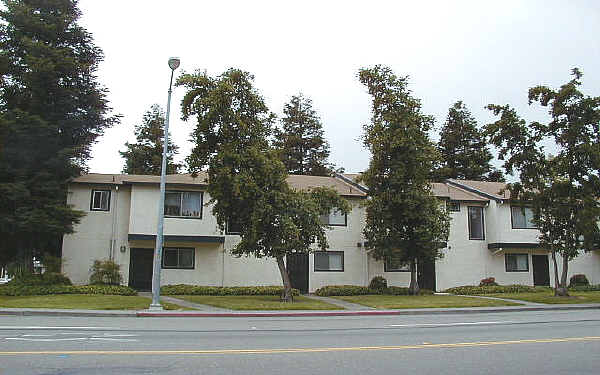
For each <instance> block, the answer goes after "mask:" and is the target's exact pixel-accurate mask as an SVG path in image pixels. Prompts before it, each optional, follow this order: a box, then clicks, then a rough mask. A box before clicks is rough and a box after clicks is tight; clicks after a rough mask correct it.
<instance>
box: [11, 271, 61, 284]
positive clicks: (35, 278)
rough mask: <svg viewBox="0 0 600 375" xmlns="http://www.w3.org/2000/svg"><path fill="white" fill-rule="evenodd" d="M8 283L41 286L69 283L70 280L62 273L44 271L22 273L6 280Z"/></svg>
mask: <svg viewBox="0 0 600 375" xmlns="http://www.w3.org/2000/svg"><path fill="white" fill-rule="evenodd" d="M8 284H9V285H22V286H43V285H71V280H69V278H68V277H67V276H65V275H63V274H62V273H56V272H45V273H42V274H32V273H29V274H27V273H23V274H20V275H19V276H16V277H15V278H14V279H12V280H11V281H9V282H8Z"/></svg>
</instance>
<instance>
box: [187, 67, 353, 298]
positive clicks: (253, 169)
mask: <svg viewBox="0 0 600 375" xmlns="http://www.w3.org/2000/svg"><path fill="white" fill-rule="evenodd" d="M177 84H178V85H180V86H185V87H186V89H187V92H186V95H185V96H184V99H183V101H182V112H183V118H184V119H185V120H187V119H189V118H190V117H191V116H195V117H196V119H197V124H196V128H195V129H194V131H193V132H192V140H193V142H194V144H195V145H194V149H193V151H192V154H191V155H190V156H189V157H188V165H189V167H190V170H191V171H192V172H198V171H200V170H202V169H203V168H204V167H205V166H208V189H207V190H208V193H209V194H210V197H211V203H212V204H214V206H213V214H214V215H215V217H216V218H217V222H218V224H219V226H220V227H221V229H222V230H224V229H225V226H226V225H227V223H228V222H235V223H236V224H237V225H239V227H240V236H241V241H240V242H239V243H238V244H237V245H236V246H235V248H233V249H232V253H233V254H234V255H237V256H242V255H253V256H255V257H258V258H262V257H270V258H274V259H275V261H276V262H277V266H278V268H279V271H280V274H281V278H282V282H283V285H284V293H283V295H282V299H283V300H285V301H291V299H292V294H291V284H290V278H289V273H288V270H287V268H286V264H285V262H284V259H285V257H286V255H288V254H294V253H307V252H310V251H311V250H312V249H314V247H313V244H314V243H316V244H317V247H318V248H319V249H321V250H326V249H327V246H328V245H327V238H326V236H325V228H324V227H325V226H324V225H323V224H322V223H321V221H320V216H321V215H323V214H326V213H329V212H330V211H331V209H333V208H334V207H338V208H339V209H340V210H341V211H342V212H347V211H348V209H349V207H348V203H347V202H346V201H345V200H343V199H342V198H340V197H339V196H338V195H337V194H336V193H335V192H334V191H333V190H330V189H324V188H320V189H313V190H311V191H307V192H306V191H305V192H302V191H294V190H293V189H291V188H290V187H289V186H288V184H287V182H286V178H287V171H286V168H285V166H284V165H283V163H282V162H281V161H280V160H279V158H278V155H277V152H276V151H275V150H273V148H272V146H271V145H270V144H269V141H268V137H269V135H270V134H271V133H272V127H273V122H274V116H273V114H272V113H271V112H270V111H269V109H268V108H267V106H266V105H265V103H264V100H263V98H262V97H261V96H260V94H259V93H258V91H257V90H256V89H255V88H254V87H253V77H252V75H250V74H249V73H247V72H243V71H240V70H237V69H230V70H228V71H226V72H225V73H223V74H221V75H220V76H217V77H210V76H207V75H206V74H205V73H195V74H184V75H183V76H181V77H180V78H179V79H178V81H177Z"/></svg>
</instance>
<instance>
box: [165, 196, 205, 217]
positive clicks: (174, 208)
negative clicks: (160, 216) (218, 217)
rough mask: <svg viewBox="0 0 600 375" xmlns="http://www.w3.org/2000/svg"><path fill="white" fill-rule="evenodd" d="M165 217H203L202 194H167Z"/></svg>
mask: <svg viewBox="0 0 600 375" xmlns="http://www.w3.org/2000/svg"><path fill="white" fill-rule="evenodd" d="M165 216H171V217H195V218H201V217H202V192H200V191H167V192H166V193H165Z"/></svg>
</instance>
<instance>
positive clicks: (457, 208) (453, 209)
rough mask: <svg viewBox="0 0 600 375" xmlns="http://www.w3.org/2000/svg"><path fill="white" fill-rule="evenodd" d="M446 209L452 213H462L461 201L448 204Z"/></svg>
mask: <svg viewBox="0 0 600 375" xmlns="http://www.w3.org/2000/svg"><path fill="white" fill-rule="evenodd" d="M446 207H447V208H448V211H450V212H459V211H460V202H459V201H448V202H447V203H446Z"/></svg>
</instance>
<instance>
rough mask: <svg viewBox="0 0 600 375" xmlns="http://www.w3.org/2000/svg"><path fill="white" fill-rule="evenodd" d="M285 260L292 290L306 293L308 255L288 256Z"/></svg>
mask: <svg viewBox="0 0 600 375" xmlns="http://www.w3.org/2000/svg"><path fill="white" fill-rule="evenodd" d="M286 260H287V270H288V273H289V275H290V281H291V283H292V288H296V289H298V290H300V292H301V293H308V254H293V255H288V256H287V259H286Z"/></svg>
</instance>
